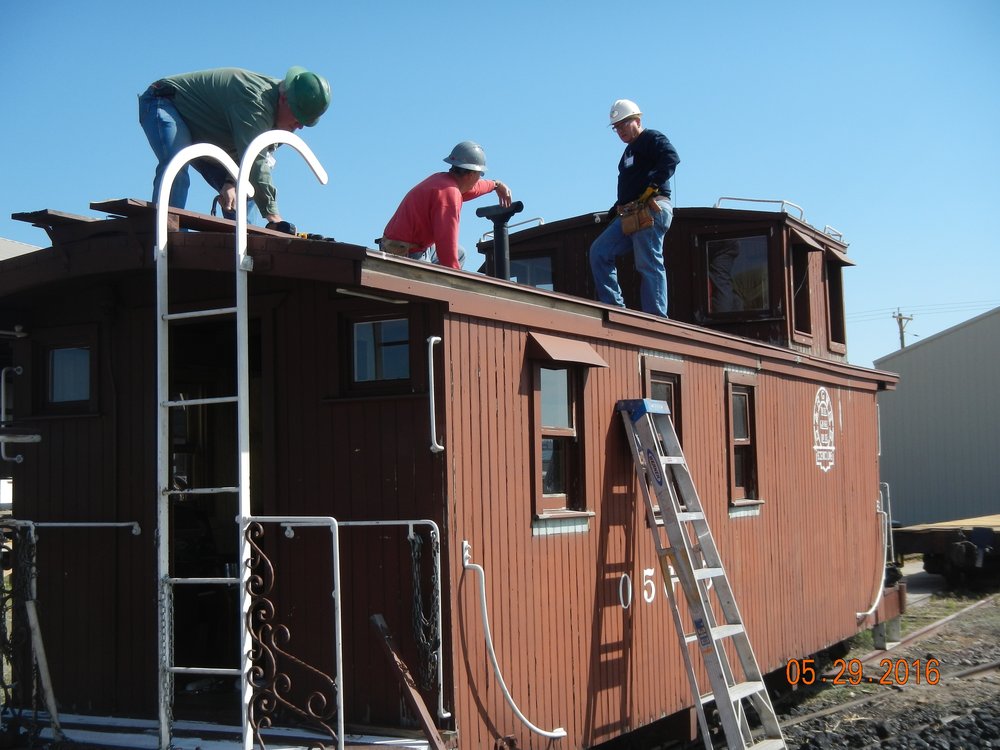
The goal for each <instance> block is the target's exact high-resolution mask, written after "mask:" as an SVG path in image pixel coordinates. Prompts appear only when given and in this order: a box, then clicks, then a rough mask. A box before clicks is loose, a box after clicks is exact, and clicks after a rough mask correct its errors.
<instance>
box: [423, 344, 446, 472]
mask: <svg viewBox="0 0 1000 750" xmlns="http://www.w3.org/2000/svg"><path fill="white" fill-rule="evenodd" d="M440 343H441V337H440V336H428V337H427V390H428V392H429V393H430V410H431V453H440V452H441V451H443V450H444V446H443V445H441V444H440V443H439V442H438V439H437V413H436V410H435V408H434V346H435V344H440Z"/></svg>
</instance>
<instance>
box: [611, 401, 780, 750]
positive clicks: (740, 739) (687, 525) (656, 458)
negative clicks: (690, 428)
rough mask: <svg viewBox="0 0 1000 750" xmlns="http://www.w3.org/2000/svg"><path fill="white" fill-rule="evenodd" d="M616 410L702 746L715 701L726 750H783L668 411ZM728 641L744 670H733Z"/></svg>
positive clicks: (649, 407) (662, 406) (651, 405)
mask: <svg viewBox="0 0 1000 750" xmlns="http://www.w3.org/2000/svg"><path fill="white" fill-rule="evenodd" d="M617 410H618V411H619V412H621V415H622V419H623V421H624V423H625V431H626V433H627V434H628V441H629V446H630V447H631V450H632V458H633V461H634V462H635V467H636V473H637V474H638V478H639V485H640V487H641V488H642V495H643V498H644V500H645V504H646V518H647V520H648V522H649V529H650V532H651V534H652V537H653V543H654V545H655V548H656V554H657V557H658V558H659V563H660V573H661V575H662V576H663V581H664V583H665V588H666V589H667V593H668V595H669V598H670V604H671V609H672V612H673V617H674V625H675V627H676V630H677V635H678V638H679V639H680V646H681V653H682V654H683V656H684V662H685V666H686V667H687V672H688V681H689V683H690V685H691V693H692V696H693V697H694V699H695V707H696V709H697V711H698V722H699V724H700V726H701V734H702V739H703V741H704V743H705V747H706V748H707V749H708V750H711V748H712V741H711V738H710V736H709V731H708V722H707V720H706V717H705V705H706V704H708V703H711V702H713V701H714V702H715V704H716V707H717V710H718V712H719V718H720V719H721V722H722V728H723V731H724V732H725V735H726V743H727V747H728V748H730V750H736V749H740V750H742V749H744V748H760V749H761V750H764V749H767V750H771V749H776V748H784V747H785V742H784V739H783V737H782V735H781V728H780V727H779V726H778V720H777V717H776V716H775V713H774V708H773V707H772V705H771V700H770V698H769V696H768V694H767V689H766V687H765V686H764V681H763V677H762V675H761V672H760V668H759V667H758V666H757V659H756V657H755V656H754V653H753V648H752V647H751V646H750V639H749V637H748V635H747V632H746V629H745V628H744V626H743V620H742V618H741V617H740V612H739V608H738V607H737V606H736V599H735V597H734V596H733V591H732V588H731V587H730V585H729V579H728V578H727V577H726V571H725V569H724V568H723V565H722V560H721V558H720V557H719V551H718V549H717V548H716V546H715V540H714V539H713V537H712V532H711V529H709V526H708V521H707V520H706V517H705V513H704V510H703V508H702V505H701V500H700V499H699V498H698V492H697V490H696V489H695V486H694V482H693V481H692V479H691V474H690V472H689V470H688V466H687V462H686V461H685V459H684V453H683V452H682V450H681V446H680V442H679V441H678V439H677V434H676V432H675V431H674V426H673V422H672V421H671V419H670V409H669V407H668V406H667V404H666V403H664V402H662V401H653V400H649V399H631V400H623V401H619V402H618V405H617ZM672 574H673V575H674V576H676V577H677V578H678V579H679V580H680V583H681V587H682V588H683V590H684V596H685V600H686V602H687V610H688V614H689V616H690V620H691V624H692V625H693V628H694V630H693V632H690V633H688V632H686V628H685V626H684V623H683V622H682V618H681V614H680V609H679V602H678V601H677V596H676V594H675V592H674V588H673V586H672V585H671V576H672ZM717 613H721V619H720V618H718V617H717ZM693 644H697V646H698V652H699V653H700V654H701V661H702V664H703V665H704V668H705V671H706V672H707V673H708V677H709V682H710V683H711V692H708V693H702V692H701V689H700V688H699V686H698V678H697V673H696V671H695V670H696V665H695V663H694V660H693V659H692V653H691V649H690V648H689V647H690V646H691V645H693ZM729 646H731V650H734V651H735V654H736V657H737V660H738V663H739V666H740V670H741V672H742V674H738V673H737V674H735V675H734V671H733V668H732V665H731V663H730V660H729V659H730V656H729V653H730V650H729V649H728V647H729ZM737 678H739V681H737ZM744 700H746V701H748V702H749V704H750V706H751V707H752V708H753V709H754V711H755V712H756V715H757V717H758V718H759V722H760V729H759V730H757V731H756V735H757V736H755V732H754V730H752V729H751V727H750V722H749V720H748V716H747V712H746V706H745V705H744V702H743V701H744Z"/></svg>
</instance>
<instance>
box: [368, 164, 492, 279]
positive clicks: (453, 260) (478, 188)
mask: <svg viewBox="0 0 1000 750" xmlns="http://www.w3.org/2000/svg"><path fill="white" fill-rule="evenodd" d="M495 188H496V182H494V181H493V180H484V179H481V180H479V181H478V182H477V183H476V184H475V185H473V186H472V189H471V190H469V191H468V192H467V193H460V192H459V191H458V183H457V182H456V181H455V178H454V177H453V176H452V175H450V174H448V173H447V172H438V173H436V174H432V175H431V176H430V177H428V178H427V179H426V180H424V181H423V182H421V183H419V184H418V185H416V186H415V187H414V188H413V189H411V190H410V192H408V193H407V194H406V196H405V197H404V198H403V201H402V202H401V203H400V204H399V208H397V209H396V213H394V214H393V215H392V218H391V219H389V223H388V224H386V225H385V231H384V232H382V236H383V237H385V238H386V239H390V240H397V241H399V242H411V243H413V244H414V245H417V246H418V247H417V248H415V249H414V251H413V252H418V251H423V250H426V249H427V248H428V247H430V246H431V245H434V246H435V248H436V250H437V256H438V261H439V262H440V264H441V265H442V266H450V267H451V268H461V266H459V264H458V223H459V220H460V219H461V216H462V203H463V202H465V201H468V200H472V199H473V198H478V197H479V196H481V195H486V194H487V193H489V192H492V191H493V190H494V189H495Z"/></svg>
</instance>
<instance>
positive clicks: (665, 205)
mask: <svg viewBox="0 0 1000 750" xmlns="http://www.w3.org/2000/svg"><path fill="white" fill-rule="evenodd" d="M655 201H656V206H657V208H658V209H659V210H658V211H656V212H655V213H654V214H653V226H651V227H647V228H646V229H641V230H639V231H638V232H634V233H633V234H630V235H626V234H625V233H623V232H622V221H621V219H620V218H619V217H617V216H616V217H615V218H614V220H613V221H612V222H611V223H610V224H609V225H608V228H607V229H605V230H604V231H603V232H601V234H600V236H599V237H598V238H597V239H596V240H594V244H592V245H591V246H590V270H591V273H593V275H594V285H595V287H596V288H597V299H599V300H600V301H601V302H604V303H605V304H608V305H617V306H618V307H625V301H624V300H623V299H622V290H621V287H620V286H618V269H617V268H616V267H615V260H616V259H617V258H618V257H619V256H621V255H625V254H626V253H632V254H633V255H634V257H635V269H636V271H638V272H639V276H640V278H641V282H642V283H641V286H640V293H639V298H640V302H641V304H642V310H643V312H648V313H653V314H654V315H660V316H662V317H664V318H665V317H667V271H666V269H665V268H664V267H663V237H664V236H665V235H666V233H667V230H668V229H670V222H671V221H672V220H673V218H674V209H673V206H672V205H671V204H670V200H669V199H668V198H666V197H664V196H659V197H657V198H656V199H655Z"/></svg>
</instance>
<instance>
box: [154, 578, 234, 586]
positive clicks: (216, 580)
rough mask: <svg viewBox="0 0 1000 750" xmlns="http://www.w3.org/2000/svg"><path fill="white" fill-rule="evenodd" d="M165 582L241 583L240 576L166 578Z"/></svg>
mask: <svg viewBox="0 0 1000 750" xmlns="http://www.w3.org/2000/svg"><path fill="white" fill-rule="evenodd" d="M166 580H167V583H172V584H174V585H185V584H192V585H198V584H206V583H222V584H226V585H234V584H238V583H242V582H243V580H242V579H241V578H230V577H227V576H217V577H214V578H168V579H166Z"/></svg>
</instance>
